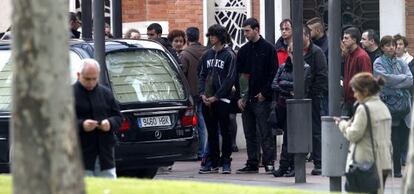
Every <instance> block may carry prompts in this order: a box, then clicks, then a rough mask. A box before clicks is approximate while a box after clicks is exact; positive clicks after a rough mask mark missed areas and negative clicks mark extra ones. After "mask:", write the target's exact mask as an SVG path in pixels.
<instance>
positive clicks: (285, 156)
mask: <svg viewBox="0 0 414 194" xmlns="http://www.w3.org/2000/svg"><path fill="white" fill-rule="evenodd" d="M277 117H278V120H277V121H278V124H279V126H282V129H283V143H282V152H281V153H280V160H279V168H280V169H281V170H284V171H286V170H289V168H290V170H293V169H294V168H295V164H294V154H291V153H288V151H287V145H288V138H287V136H288V135H287V133H288V129H287V112H286V106H285V107H283V106H277Z"/></svg>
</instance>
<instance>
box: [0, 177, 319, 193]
mask: <svg viewBox="0 0 414 194" xmlns="http://www.w3.org/2000/svg"><path fill="white" fill-rule="evenodd" d="M86 187H87V193H89V194H138V193H139V194H164V193H165V194H311V193H321V192H311V191H301V190H296V189H277V188H271V187H257V186H240V185H233V184H217V183H200V182H191V181H166V180H140V179H128V178H119V179H117V180H109V179H99V178H86ZM11 193H12V192H11V177H10V176H6V175H0V194H11Z"/></svg>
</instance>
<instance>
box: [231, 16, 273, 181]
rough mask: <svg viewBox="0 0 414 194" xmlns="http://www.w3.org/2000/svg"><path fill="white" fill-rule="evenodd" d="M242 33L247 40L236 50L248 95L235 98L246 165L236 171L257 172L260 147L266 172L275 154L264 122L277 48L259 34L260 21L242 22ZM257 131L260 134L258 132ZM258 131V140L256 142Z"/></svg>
mask: <svg viewBox="0 0 414 194" xmlns="http://www.w3.org/2000/svg"><path fill="white" fill-rule="evenodd" d="M243 30H244V36H245V37H246V38H247V39H248V40H249V42H248V43H246V44H245V45H243V46H242V47H241V48H240V50H239V52H238V53H237V68H238V72H239V73H241V74H242V75H241V76H244V77H246V78H248V92H247V98H243V99H240V100H239V101H238V105H239V108H240V109H241V110H242V111H243V112H242V119H243V129H244V135H245V137H246V147H247V162H246V166H245V167H244V168H242V169H239V170H237V173H257V172H258V165H259V155H260V154H259V150H260V149H259V148H260V147H261V148H262V150H263V160H262V163H263V165H264V167H265V171H266V172H267V173H271V172H272V170H273V164H274V161H275V156H276V145H275V136H274V135H273V134H272V129H271V126H270V125H269V124H268V122H267V118H268V117H269V113H270V102H271V101H272V89H271V84H272V81H273V78H274V76H275V74H276V71H277V68H278V62H277V59H278V58H277V55H276V50H275V48H274V47H273V45H272V44H271V43H269V42H267V41H266V40H264V39H263V38H262V37H261V36H260V32H259V31H260V27H259V23H258V22H257V20H256V19H255V18H249V19H247V20H246V21H244V23H243ZM258 131H259V133H258ZM257 134H260V135H261V136H260V138H259V139H260V142H257V141H258V140H257V139H258V138H257Z"/></svg>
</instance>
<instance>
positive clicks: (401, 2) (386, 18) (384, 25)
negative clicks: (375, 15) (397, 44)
mask: <svg viewBox="0 0 414 194" xmlns="http://www.w3.org/2000/svg"><path fill="white" fill-rule="evenodd" d="M379 7H380V11H379V13H380V36H381V37H382V36H385V35H392V36H393V35H395V34H398V33H399V34H401V35H405V26H406V24H405V0H380V3H379Z"/></svg>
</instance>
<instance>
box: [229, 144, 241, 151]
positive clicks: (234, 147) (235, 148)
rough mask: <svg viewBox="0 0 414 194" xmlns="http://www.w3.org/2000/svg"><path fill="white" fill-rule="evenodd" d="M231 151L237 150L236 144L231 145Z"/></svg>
mask: <svg viewBox="0 0 414 194" xmlns="http://www.w3.org/2000/svg"><path fill="white" fill-rule="evenodd" d="M231 152H239V148H238V147H237V146H236V145H234V146H232V147H231Z"/></svg>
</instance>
